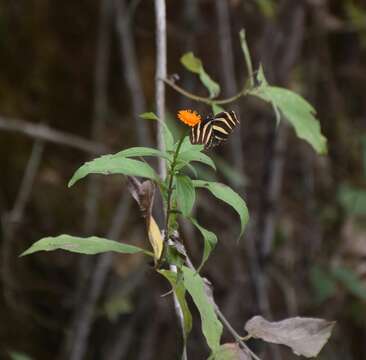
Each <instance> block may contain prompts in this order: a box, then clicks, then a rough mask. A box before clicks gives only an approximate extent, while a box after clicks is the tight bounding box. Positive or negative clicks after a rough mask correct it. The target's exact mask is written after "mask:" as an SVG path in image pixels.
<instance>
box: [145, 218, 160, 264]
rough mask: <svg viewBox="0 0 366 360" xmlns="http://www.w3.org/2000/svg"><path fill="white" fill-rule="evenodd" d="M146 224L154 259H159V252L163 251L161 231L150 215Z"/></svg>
mask: <svg viewBox="0 0 366 360" xmlns="http://www.w3.org/2000/svg"><path fill="white" fill-rule="evenodd" d="M147 224H148V231H147V232H148V236H149V241H150V244H151V246H152V248H153V250H154V259H155V261H157V260H159V259H160V257H161V253H162V252H163V246H164V244H163V242H164V241H163V237H162V236H161V232H160V229H159V226H158V225H157V223H156V222H155V220H154V218H153V217H152V216H150V218H149V221H148V222H147Z"/></svg>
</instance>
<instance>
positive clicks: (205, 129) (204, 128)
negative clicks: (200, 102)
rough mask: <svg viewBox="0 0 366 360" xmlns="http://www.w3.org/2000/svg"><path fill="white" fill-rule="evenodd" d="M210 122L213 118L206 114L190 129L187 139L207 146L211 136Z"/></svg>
mask: <svg viewBox="0 0 366 360" xmlns="http://www.w3.org/2000/svg"><path fill="white" fill-rule="evenodd" d="M212 123H213V118H212V117H211V116H207V117H206V119H205V120H203V121H202V122H200V123H199V124H198V125H196V126H195V127H193V128H192V129H191V133H190V135H189V139H190V140H191V143H192V144H194V145H195V144H202V145H205V148H208V146H209V144H210V142H211V138H212Z"/></svg>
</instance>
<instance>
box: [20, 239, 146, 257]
mask: <svg viewBox="0 0 366 360" xmlns="http://www.w3.org/2000/svg"><path fill="white" fill-rule="evenodd" d="M57 249H62V250H67V251H70V252H74V253H79V254H88V255H94V254H100V253H104V252H107V251H114V252H118V253H122V254H136V253H141V252H143V253H145V254H146V255H150V256H153V254H152V253H151V252H149V251H147V250H144V249H142V248H139V247H137V246H133V245H128V244H123V243H120V242H117V241H113V240H108V239H104V238H100V237H97V236H91V237H87V238H81V237H76V236H71V235H66V234H63V235H58V236H49V237H45V238H43V239H41V240H38V241H37V242H35V243H34V244H33V245H32V246H31V247H30V248H28V249H27V250H26V251H24V252H23V253H22V254H21V255H20V256H24V255H29V254H33V253H35V252H38V251H53V250H57Z"/></svg>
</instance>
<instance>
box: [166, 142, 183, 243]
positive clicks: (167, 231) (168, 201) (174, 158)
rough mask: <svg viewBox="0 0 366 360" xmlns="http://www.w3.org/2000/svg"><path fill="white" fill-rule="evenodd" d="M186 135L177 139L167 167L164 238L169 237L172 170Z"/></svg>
mask: <svg viewBox="0 0 366 360" xmlns="http://www.w3.org/2000/svg"><path fill="white" fill-rule="evenodd" d="M185 137H186V135H183V136H182V138H181V139H180V140H179V143H178V145H177V149H176V150H175V153H174V156H173V161H172V163H171V164H170V169H169V184H168V198H167V206H166V216H165V219H166V222H165V236H166V239H169V233H170V231H169V219H170V213H171V200H172V194H173V180H174V172H175V166H176V165H177V159H178V155H179V151H180V148H181V146H182V144H183V140H184V138H185Z"/></svg>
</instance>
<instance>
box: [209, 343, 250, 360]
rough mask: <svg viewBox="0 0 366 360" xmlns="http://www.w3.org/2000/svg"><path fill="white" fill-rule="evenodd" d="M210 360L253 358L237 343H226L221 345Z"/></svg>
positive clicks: (245, 359) (244, 359)
mask: <svg viewBox="0 0 366 360" xmlns="http://www.w3.org/2000/svg"><path fill="white" fill-rule="evenodd" d="M208 360H251V357H250V355H248V354H247V353H246V352H244V350H242V349H241V348H240V346H239V345H238V344H237V343H226V344H223V345H221V346H220V347H219V348H218V349H217V350H216V351H215V352H214V353H213V354H212V355H211V356H210V357H209V358H208Z"/></svg>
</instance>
